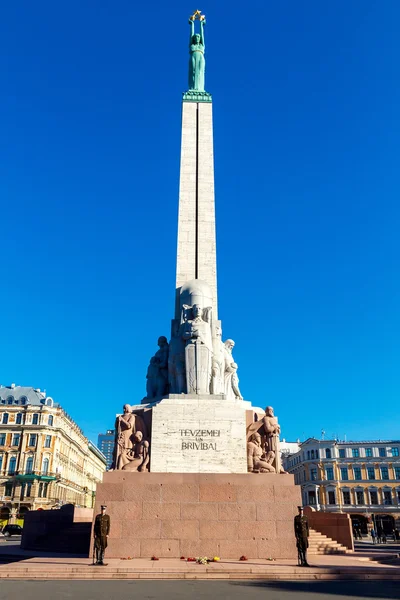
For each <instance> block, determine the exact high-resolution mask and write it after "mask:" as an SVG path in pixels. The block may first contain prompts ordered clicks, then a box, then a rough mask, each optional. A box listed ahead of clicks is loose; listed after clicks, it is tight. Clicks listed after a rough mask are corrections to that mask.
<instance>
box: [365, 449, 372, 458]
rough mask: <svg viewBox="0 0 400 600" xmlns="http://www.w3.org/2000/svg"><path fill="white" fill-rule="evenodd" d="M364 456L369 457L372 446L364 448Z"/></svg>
mask: <svg viewBox="0 0 400 600" xmlns="http://www.w3.org/2000/svg"><path fill="white" fill-rule="evenodd" d="M365 456H367V457H368V458H371V456H372V448H365Z"/></svg>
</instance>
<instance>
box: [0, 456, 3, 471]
mask: <svg viewBox="0 0 400 600" xmlns="http://www.w3.org/2000/svg"><path fill="white" fill-rule="evenodd" d="M2 466H3V455H2V454H1V455H0V472H1V468H2ZM0 474H1V473H0Z"/></svg>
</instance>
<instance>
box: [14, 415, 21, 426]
mask: <svg viewBox="0 0 400 600" xmlns="http://www.w3.org/2000/svg"><path fill="white" fill-rule="evenodd" d="M15 423H16V424H17V425H21V423H22V413H18V414H17V416H16V417H15Z"/></svg>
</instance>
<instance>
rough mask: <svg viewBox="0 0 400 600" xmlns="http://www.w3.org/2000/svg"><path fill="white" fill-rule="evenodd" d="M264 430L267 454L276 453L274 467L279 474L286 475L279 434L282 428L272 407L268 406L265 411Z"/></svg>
mask: <svg viewBox="0 0 400 600" xmlns="http://www.w3.org/2000/svg"><path fill="white" fill-rule="evenodd" d="M262 423H263V430H264V435H265V452H274V454H275V458H274V461H273V463H272V464H273V466H274V467H275V471H276V472H277V473H286V471H285V470H284V469H283V467H282V463H281V452H280V443H279V434H280V432H281V427H280V425H279V424H278V419H277V418H276V417H275V415H274V409H273V408H272V406H267V408H266V409H265V417H264V418H263V420H262Z"/></svg>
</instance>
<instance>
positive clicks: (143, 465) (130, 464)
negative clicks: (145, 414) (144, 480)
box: [122, 431, 150, 473]
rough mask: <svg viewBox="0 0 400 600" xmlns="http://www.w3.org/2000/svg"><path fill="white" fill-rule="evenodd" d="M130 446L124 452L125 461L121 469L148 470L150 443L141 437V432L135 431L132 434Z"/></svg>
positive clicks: (140, 471)
mask: <svg viewBox="0 0 400 600" xmlns="http://www.w3.org/2000/svg"><path fill="white" fill-rule="evenodd" d="M133 439H134V442H133V445H132V448H131V450H130V451H129V452H127V454H126V463H125V465H124V466H123V467H122V470H123V471H139V473H143V472H144V471H148V470H149V461H150V452H149V447H150V444H149V442H148V441H147V440H144V439H143V433H142V432H141V431H137V432H136V433H135V435H134V438H133Z"/></svg>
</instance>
